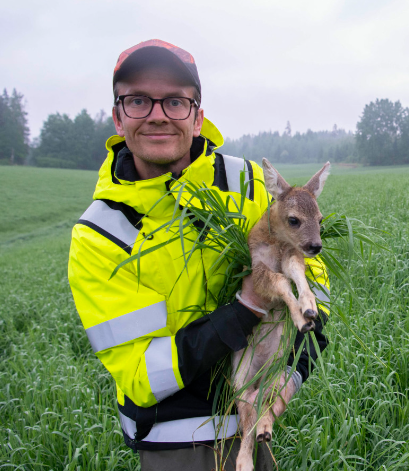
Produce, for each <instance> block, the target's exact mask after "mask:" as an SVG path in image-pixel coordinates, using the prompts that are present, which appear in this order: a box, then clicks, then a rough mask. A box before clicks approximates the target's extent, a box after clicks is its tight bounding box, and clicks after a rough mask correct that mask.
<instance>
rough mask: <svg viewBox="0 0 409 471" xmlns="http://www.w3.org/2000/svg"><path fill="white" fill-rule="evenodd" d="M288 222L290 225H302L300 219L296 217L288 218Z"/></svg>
mask: <svg viewBox="0 0 409 471" xmlns="http://www.w3.org/2000/svg"><path fill="white" fill-rule="evenodd" d="M288 224H290V226H294V227H295V226H299V225H300V220H299V219H297V218H294V217H289V218H288Z"/></svg>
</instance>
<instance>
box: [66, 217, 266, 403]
mask: <svg viewBox="0 0 409 471" xmlns="http://www.w3.org/2000/svg"><path fill="white" fill-rule="evenodd" d="M126 256H127V255H126V253H125V252H124V251H123V250H122V249H121V248H120V247H118V246H116V245H115V244H113V243H112V242H111V241H110V240H108V239H106V238H105V237H103V236H101V235H100V234H98V233H96V232H95V231H93V230H92V229H91V228H89V227H86V226H82V225H81V224H78V225H76V226H75V227H74V230H73V237H72V242H71V250H70V258H69V281H70V284H71V289H72V292H73V296H74V300H75V303H76V307H77V310H78V313H79V315H80V317H81V320H82V323H83V326H84V328H85V331H86V333H87V335H88V338H89V341H90V343H91V346H92V348H93V350H94V352H95V354H96V355H97V357H98V358H99V359H100V360H101V362H102V363H103V365H104V366H105V367H106V368H107V370H108V371H109V372H110V373H111V375H112V376H113V378H114V379H115V381H116V383H117V386H118V388H119V389H120V391H122V392H123V393H124V394H126V395H127V396H128V397H129V398H130V399H131V400H132V401H133V402H134V403H135V404H137V405H138V406H141V407H149V406H152V405H154V404H156V403H157V402H160V401H161V400H163V399H165V398H166V397H168V396H170V395H172V394H174V393H176V392H177V391H179V390H180V389H182V388H183V387H184V386H186V385H187V384H188V383H189V382H191V381H193V380H194V379H195V378H196V377H197V376H199V375H200V374H202V373H203V372H204V371H206V370H208V369H209V368H210V367H211V366H212V365H214V364H215V363H216V362H217V361H218V360H219V359H221V358H222V357H223V356H225V355H226V354H227V353H229V352H230V351H231V350H232V349H233V350H239V349H241V348H243V347H244V346H246V345H247V340H246V337H247V335H249V334H250V333H251V330H252V328H253V326H254V325H255V324H256V323H257V322H258V321H259V319H258V318H257V317H256V316H255V315H254V314H253V313H252V312H251V311H249V310H248V309H247V308H245V307H244V306H241V305H240V304H239V303H233V304H232V305H228V306H224V307H222V308H220V309H217V310H216V311H215V312H214V313H212V314H211V315H209V316H205V317H204V318H201V319H198V320H197V321H194V322H192V323H190V324H189V325H187V326H186V327H184V328H182V329H180V330H179V331H178V332H171V331H170V330H169V328H168V327H167V309H166V299H165V297H164V296H163V295H161V294H159V293H157V292H155V291H154V290H152V289H149V288H147V287H146V286H143V285H142V284H138V280H137V276H136V273H135V272H134V271H133V268H132V264H128V265H126V266H125V267H123V268H122V269H121V270H119V271H118V273H117V274H116V275H115V276H114V277H113V278H112V279H109V278H110V275H111V273H112V272H113V270H114V269H115V267H116V266H117V265H118V264H119V263H120V262H122V261H123V260H124V259H125V258H126Z"/></svg>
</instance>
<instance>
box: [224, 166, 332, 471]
mask: <svg viewBox="0 0 409 471" xmlns="http://www.w3.org/2000/svg"><path fill="white" fill-rule="evenodd" d="M263 170H264V177H265V182H266V188H267V190H268V191H269V193H271V194H272V196H273V197H274V198H275V200H276V202H275V203H274V204H272V205H271V207H270V210H269V212H268V211H267V212H266V213H265V214H264V215H263V217H262V218H261V219H260V221H259V222H258V223H257V224H256V225H255V226H254V228H253V229H252V231H251V232H250V235H249V238H248V244H249V248H250V253H251V258H252V270H253V272H252V278H253V286H254V291H255V292H256V293H257V294H258V295H259V296H261V297H263V298H264V299H266V301H269V302H272V304H273V310H272V311H270V313H269V314H266V316H265V319H263V321H262V322H263V323H262V324H261V326H257V327H255V328H254V337H253V339H252V344H253V345H251V344H250V345H249V347H248V348H247V349H246V350H241V351H239V352H236V353H235V354H234V355H233V371H234V372H235V373H234V386H235V388H236V390H239V389H241V388H242V387H243V385H244V384H246V383H247V382H249V381H250V380H251V379H252V378H253V377H254V375H255V374H256V373H257V372H259V371H260V370H261V368H262V367H263V366H264V365H268V364H271V363H272V362H274V361H277V359H278V358H279V357H280V356H282V354H283V345H282V343H280V342H282V337H281V336H282V334H283V325H284V323H283V322H280V319H281V317H282V312H281V311H280V309H282V307H283V306H284V303H285V304H286V305H287V306H288V308H289V312H290V315H291V318H292V320H293V322H294V324H295V326H296V327H297V329H298V330H299V331H300V332H307V331H309V330H313V329H314V327H315V325H314V319H315V318H316V316H317V314H318V312H317V306H316V302H315V296H314V294H313V293H312V292H311V290H310V288H309V285H308V282H307V280H306V277H305V263H304V256H308V257H311V256H315V255H317V254H318V253H319V252H320V251H321V249H322V243H321V238H320V223H321V220H322V215H321V213H320V211H319V209H318V205H317V202H316V197H317V196H318V195H319V194H320V193H321V191H322V188H323V186H324V183H325V180H326V178H327V176H328V174H329V162H327V164H325V165H324V167H323V168H322V169H321V170H320V171H319V172H318V173H317V174H315V175H314V176H313V177H312V178H311V180H310V181H309V182H308V183H307V184H306V185H305V186H303V187H300V188H297V187H294V188H293V187H291V186H290V185H288V183H287V182H286V181H285V180H284V179H283V178H282V177H281V175H280V174H279V173H278V172H277V171H276V170H275V169H274V168H273V167H272V166H271V164H270V163H269V162H268V161H267V160H266V159H263ZM291 281H293V282H294V283H295V285H296V287H297V291H298V295H299V297H298V299H297V298H296V297H295V296H294V294H293V292H292V287H291ZM272 323H274V324H272ZM272 325H275V328H272ZM252 346H253V348H252ZM278 379H279V378H278ZM282 386H283V384H281V385H280V387H282ZM257 388H258V384H257V383H255V384H253V385H252V386H250V387H249V388H247V389H246V390H245V391H244V392H243V394H242V395H241V398H240V400H238V401H237V407H238V410H239V414H240V423H241V429H242V432H243V435H242V443H241V447H240V452H239V455H238V458H237V464H236V469H237V471H251V470H253V458H252V453H253V448H254V428H255V429H256V436H257V441H259V442H263V441H270V440H271V433H272V426H273V415H272V412H271V409H270V407H269V404H268V401H266V398H267V397H268V396H271V391H272V389H273V388H275V389H277V381H276V382H275V383H273V384H271V385H269V386H267V387H266V389H265V391H264V396H263V403H265V402H267V403H266V404H265V405H264V408H263V415H262V417H261V418H260V419H259V421H258V423H257V426H256V427H255V424H256V422H257V412H256V408H255V405H254V401H255V400H256V399H257V396H258V389H257Z"/></svg>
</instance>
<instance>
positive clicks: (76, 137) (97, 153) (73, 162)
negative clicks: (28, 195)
mask: <svg viewBox="0 0 409 471" xmlns="http://www.w3.org/2000/svg"><path fill="white" fill-rule="evenodd" d="M113 134H115V126H114V122H113V120H112V118H111V117H107V116H106V114H105V113H104V112H103V111H101V112H100V113H98V115H97V116H96V118H95V119H92V118H91V116H90V115H89V114H88V112H87V110H82V111H81V112H80V113H79V114H78V115H77V116H76V117H75V118H74V120H72V119H71V118H70V117H69V116H68V115H66V114H63V115H61V114H59V113H56V114H52V115H49V116H48V118H47V120H46V121H45V122H44V125H43V128H42V130H41V134H40V139H39V144H38V146H37V148H36V149H35V151H34V161H35V163H36V164H37V165H39V166H40V167H61V168H78V169H89V170H98V169H99V167H100V166H101V164H102V162H103V161H104V159H105V158H106V149H105V141H106V140H107V139H108V138H109V137H110V136H112V135H113Z"/></svg>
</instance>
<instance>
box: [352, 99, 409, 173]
mask: <svg viewBox="0 0 409 471" xmlns="http://www.w3.org/2000/svg"><path fill="white" fill-rule="evenodd" d="M408 113H409V110H408V108H403V107H402V105H401V103H400V101H396V102H395V103H393V102H392V101H390V100H388V99H382V100H379V99H376V101H375V102H371V103H369V105H366V106H365V108H364V111H363V114H362V116H361V119H360V121H358V123H357V127H356V146H357V151H358V156H359V159H360V161H361V162H363V163H365V164H368V165H393V164H398V163H401V156H400V155H399V151H398V149H399V147H400V141H401V138H402V132H405V126H404V123H405V122H406V120H407V119H408Z"/></svg>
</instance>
